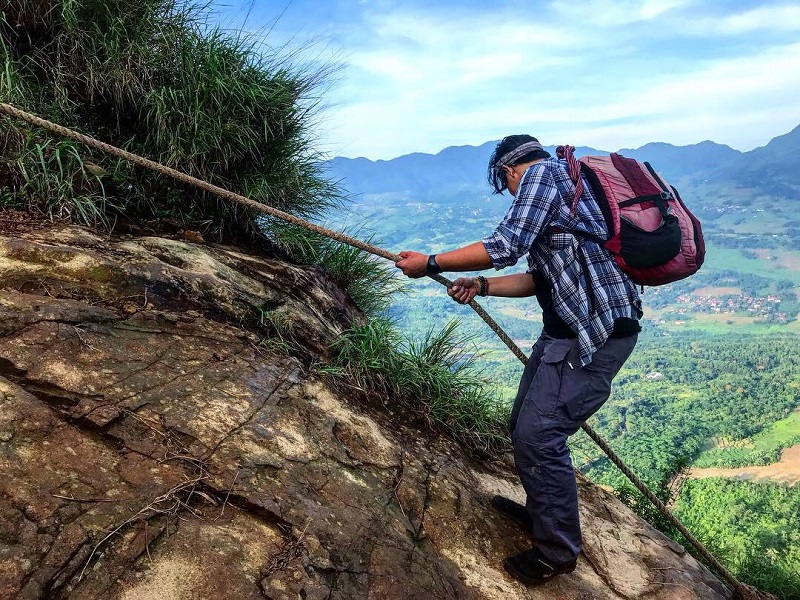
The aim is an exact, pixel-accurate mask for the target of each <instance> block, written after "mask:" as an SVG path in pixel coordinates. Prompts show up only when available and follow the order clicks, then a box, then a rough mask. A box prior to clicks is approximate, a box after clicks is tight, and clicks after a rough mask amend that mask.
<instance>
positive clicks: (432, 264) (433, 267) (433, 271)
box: [425, 254, 442, 275]
mask: <svg viewBox="0 0 800 600" xmlns="http://www.w3.org/2000/svg"><path fill="white" fill-rule="evenodd" d="M425 272H426V273H428V274H429V275H437V274H438V273H441V272H442V268H441V267H440V266H439V265H438V263H437V262H436V255H435V254H431V255H430V256H429V257H428V266H427V267H426V268H425Z"/></svg>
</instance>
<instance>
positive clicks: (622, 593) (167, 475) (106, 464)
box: [0, 226, 730, 600]
mask: <svg viewBox="0 0 800 600" xmlns="http://www.w3.org/2000/svg"><path fill="white" fill-rule="evenodd" d="M6 229H8V228H6ZM0 288H2V289H1V290H0V470H2V473H3V477H2V480H0V598H22V599H32V598H67V597H73V598H81V599H83V598H124V599H131V600H132V599H151V598H152V599H156V598H158V599H165V598H179V599H183V598H236V599H239V598H242V599H247V598H273V599H284V598H286V599H294V598H306V599H317V598H320V599H321V598H342V599H350V598H382V599H383V598H386V599H389V598H497V599H501V598H502V599H508V598H511V599H513V598H574V599H578V598H582V599H583V598H669V599H674V598H703V599H708V598H727V597H730V593H729V591H728V590H727V589H726V588H725V587H724V586H723V585H722V584H720V582H719V581H718V580H717V579H715V578H714V577H713V576H712V575H711V574H710V573H709V572H708V571H706V570H705V569H704V568H703V567H702V566H701V565H700V564H699V563H698V562H697V561H695V560H694V559H693V558H692V557H691V556H689V555H688V554H687V553H686V552H685V551H684V550H683V549H682V548H681V547H680V546H678V545H677V544H675V543H673V542H671V541H670V540H668V539H667V538H665V537H664V536H663V535H661V534H660V533H658V532H657V531H655V530H653V529H652V528H651V527H649V526H648V525H646V524H645V523H644V522H642V521H641V520H639V519H638V518H637V517H636V516H635V515H634V514H633V513H632V512H630V511H629V510H628V509H626V508H625V507H624V506H623V505H622V504H621V503H620V502H618V501H617V500H616V499H615V498H614V497H613V496H611V495H610V494H609V493H607V492H605V491H603V490H602V489H600V488H599V487H597V486H595V485H593V484H591V483H589V482H587V481H585V480H583V479H580V481H579V483H580V494H581V502H582V504H581V517H582V523H583V528H584V538H585V549H584V554H583V555H582V556H581V558H580V560H579V562H578V568H577V570H576V571H575V572H574V573H572V574H570V575H566V576H562V577H559V578H556V579H555V580H553V581H552V582H549V583H548V584H547V585H545V586H543V587H540V588H530V589H526V587H525V586H523V585H521V584H519V583H517V582H515V581H513V580H512V579H510V578H509V577H507V576H506V575H505V574H504V572H503V569H502V560H503V558H504V557H505V556H507V555H509V554H512V553H516V552H519V551H520V550H522V549H524V548H527V547H529V545H530V541H529V540H528V538H527V537H526V534H525V532H522V531H520V530H518V529H517V528H516V527H515V525H514V524H513V523H512V522H510V521H508V520H507V519H505V518H504V517H502V516H500V515H498V514H497V513H496V512H494V511H493V510H492V509H491V507H490V505H489V499H490V498H491V496H492V495H493V494H496V493H503V494H506V495H508V496H510V497H513V498H516V499H518V500H521V499H522V489H521V488H520V487H519V485H518V483H517V478H516V475H515V474H514V473H513V471H512V469H511V468H509V467H508V466H507V465H505V464H483V463H479V462H475V461H472V460H470V459H469V458H468V457H466V456H465V455H464V454H463V453H462V452H461V451H460V449H459V448H458V447H456V446H455V445H454V444H452V443H451V442H449V441H448V440H445V439H441V438H436V439H431V438H430V435H429V434H426V433H424V432H421V431H418V430H413V429H411V428H409V427H407V426H406V425H404V423H403V420H402V416H403V415H402V414H392V412H391V399H389V400H388V401H387V403H386V406H388V407H389V408H388V409H387V408H385V407H380V406H368V405H365V404H364V403H363V402H361V403H356V402H355V401H353V400H351V399H348V398H345V397H343V396H342V395H340V394H337V393H336V392H335V391H334V390H333V389H331V388H330V387H329V386H328V385H326V383H325V382H324V381H323V380H322V379H320V378H318V377H316V376H315V374H314V370H313V368H310V367H309V365H310V364H313V361H314V360H317V359H320V358H324V357H325V356H326V353H327V352H329V348H330V345H331V343H332V341H333V340H335V339H336V337H337V336H338V335H340V334H341V333H342V332H343V331H344V330H345V328H346V327H347V326H348V323H350V322H360V321H361V320H362V316H361V315H360V313H359V312H358V310H357V309H356V307H355V306H354V305H353V304H352V302H351V301H350V300H349V298H348V297H347V296H346V295H345V294H344V293H343V292H342V291H341V290H340V289H339V288H338V287H337V286H336V285H334V283H333V282H332V281H331V280H330V279H329V278H328V277H327V276H326V275H325V274H324V273H322V272H319V271H317V270H314V269H310V268H302V267H297V266H292V265H289V264H285V263H282V262H278V261H275V260H268V259H263V258H253V257H251V256H247V255H245V254H243V253H241V252H240V251H238V250H236V249H233V248H228V247H215V246H206V245H199V244H193V243H188V242H183V241H176V240H169V239H161V238H123V237H120V238H109V237H106V236H99V235H97V234H94V233H91V232H89V231H87V230H84V229H81V228H78V227H72V226H48V227H41V228H38V229H33V230H31V229H28V230H26V231H16V232H14V231H8V230H6V231H5V232H3V233H2V234H0ZM287 332H290V333H291V334H292V335H291V336H288V335H286V334H287ZM291 339H299V340H302V345H298V344H296V343H293V342H291Z"/></svg>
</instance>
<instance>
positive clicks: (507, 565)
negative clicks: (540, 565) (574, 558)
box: [503, 558, 577, 585]
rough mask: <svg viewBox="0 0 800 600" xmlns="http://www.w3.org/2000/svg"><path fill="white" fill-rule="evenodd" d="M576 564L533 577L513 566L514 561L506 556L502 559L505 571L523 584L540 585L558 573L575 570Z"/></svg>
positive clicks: (563, 573) (562, 573)
mask: <svg viewBox="0 0 800 600" xmlns="http://www.w3.org/2000/svg"><path fill="white" fill-rule="evenodd" d="M576 566H577V563H576V564H573V565H570V566H569V567H564V568H561V569H559V570H558V571H553V572H552V573H550V574H548V575H545V576H544V577H540V578H534V577H529V576H528V575H525V574H524V573H522V572H521V571H519V570H518V569H517V567H515V566H514V563H513V562H511V560H509V559H508V558H507V559H505V560H504V561H503V568H504V569H505V570H506V573H508V574H509V575H511V577H513V578H514V579H516V580H517V581H521V582H522V583H524V584H525V585H542V584H543V583H547V582H548V581H550V580H551V579H553V578H554V577H557V576H559V575H566V574H567V573H572V572H573V571H574V570H575V567H576Z"/></svg>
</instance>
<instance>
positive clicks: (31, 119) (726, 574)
mask: <svg viewBox="0 0 800 600" xmlns="http://www.w3.org/2000/svg"><path fill="white" fill-rule="evenodd" d="M0 113H5V114H7V115H9V116H11V117H15V118H17V119H20V120H22V121H26V122H28V123H30V124H32V125H36V126H37V127H41V128H42V129H46V130H48V131H51V132H53V133H56V134H58V135H61V136H64V137H67V138H70V139H72V140H75V141H77V142H80V143H82V144H85V145H86V146H89V147H91V148H96V149H97V150H102V151H103V152H106V153H108V154H113V155H114V156H118V157H119V158H122V159H125V160H127V161H130V162H132V163H134V164H137V165H139V166H142V167H144V168H146V169H150V170H152V171H156V172H158V173H161V174H163V175H168V176H170V177H172V178H173V179H176V180H178V181H181V182H183V183H186V184H188V185H192V186H195V187H198V188H200V189H203V190H206V191H207V192H210V193H212V194H216V195H217V196H220V197H222V198H226V199H228V200H231V201H233V202H236V203H238V204H240V205H242V206H245V207H247V208H249V209H252V210H254V211H256V212H260V213H264V214H267V215H270V216H273V217H277V218H279V219H282V220H284V221H287V222H289V223H292V224H294V225H298V226H300V227H304V228H306V229H308V230H310V231H313V232H315V233H318V234H320V235H322V236H325V237H328V238H331V239H334V240H336V241H338V242H341V243H343V244H347V245H349V246H353V247H355V248H358V249H360V250H363V251H365V252H368V253H370V254H374V255H376V256H380V257H382V258H385V259H387V260H391V261H392V262H397V261H399V260H401V258H400V255H398V254H394V253H392V252H389V251H387V250H384V249H382V248H379V247H377V246H373V245H372V244H368V243H366V242H363V241H361V240H357V239H355V238H352V237H350V236H348V235H346V234H344V233H341V232H338V231H333V230H331V229H327V228H325V227H321V226H320V225H316V224H314V223H310V222H309V221H306V220H304V219H301V218H299V217H296V216H294V215H292V214H289V213H287V212H284V211H282V210H279V209H277V208H273V207H271V206H267V205H265V204H261V203H260V202H256V201H255V200H251V199H250V198H247V197H245V196H242V195H240V194H236V193H234V192H231V191H230V190H226V189H224V188H221V187H219V186H216V185H213V184H211V183H208V182H207V181H203V180H201V179H197V178H196V177H192V176H191V175H187V174H186V173H182V172H181V171H177V170H175V169H171V168H170V167H166V166H164V165H162V164H160V163H157V162H154V161H152V160H149V159H147V158H144V157H142V156H139V155H137V154H133V153H131V152H127V151H125V150H122V149H121V148H117V147H116V146H112V145H110V144H106V143H105V142H101V141H99V140H97V139H95V138H93V137H90V136H88V135H84V134H82V133H78V132H77V131H74V130H72V129H68V128H66V127H62V126H61V125H57V124H55V123H52V122H50V121H47V120H45V119H42V118H40V117H37V116H35V115H32V114H30V113H27V112H25V111H22V110H19V109H18V108H15V107H13V106H11V105H10V104H6V103H2V102H0ZM428 277H430V278H431V279H433V280H434V281H437V282H438V283H441V284H442V285H444V286H446V287H450V286H451V285H452V281H450V280H449V279H447V278H446V277H442V276H441V275H428ZM469 305H470V307H472V309H473V310H474V311H475V312H476V313H477V314H478V315H479V316H480V317H481V318H482V319H483V320H484V321H485V322H486V324H487V325H489V327H490V328H491V329H492V331H494V332H495V333H496V334H497V335H498V337H500V339H501V340H502V341H503V343H504V344H505V345H506V346H508V348H509V350H511V352H513V353H514V355H515V356H516V357H517V358H518V359H519V360H520V361H521V362H522V363H523V364H524V363H526V362H527V360H528V357H527V356H526V355H525V353H524V352H523V351H522V350H521V349H520V348H519V346H517V345H516V344H515V343H514V341H513V340H512V339H511V338H510V337H509V336H508V334H507V333H505V331H503V329H502V328H501V327H500V326H499V325H498V324H497V322H496V321H495V320H494V319H493V318H492V317H491V316H490V315H489V314H488V313H487V312H486V311H485V310H484V308H483V307H482V306H480V305H479V304H478V303H477V302H475V301H474V300H472V301H471V302H470V303H469ZM582 429H583V430H584V431H585V432H586V434H587V435H588V436H589V437H590V438H591V439H592V440H594V441H595V443H597V445H598V446H599V447H600V449H601V450H602V451H603V452H604V453H605V454H606V456H608V458H609V459H610V460H611V462H613V463H614V464H615V465H616V466H617V467H618V468H619V469H620V471H622V472H623V473H624V474H625V476H626V477H627V478H628V479H629V480H630V481H631V483H633V484H634V485H635V486H636V488H637V489H638V490H639V491H640V492H641V493H642V494H644V496H645V497H646V498H647V499H648V500H650V502H652V503H653V505H654V506H655V507H656V508H657V509H658V510H659V511H660V512H661V513H662V514H663V515H664V517H666V518H667V520H668V521H669V522H670V523H672V524H673V525H674V526H675V527H676V528H677V529H678V531H680V532H681V534H683V536H684V537H685V538H686V540H687V541H688V542H689V543H690V544H692V546H694V547H695V549H696V550H697V551H698V552H699V553H700V554H701V555H702V556H703V558H705V559H706V560H707V561H708V563H709V564H710V565H711V566H712V567H713V568H714V569H715V570H716V571H717V572H718V573H719V574H720V575H722V576H723V578H724V579H725V580H727V581H728V583H730V584H731V585H732V586H733V588H734V590H735V591H736V592H737V595H738V596H739V597H741V598H749V597H752V596H753V592H752V591H750V590H749V589H748V587H747V586H745V585H744V584H742V583H741V582H740V581H738V580H737V579H736V577H735V576H734V575H733V574H732V573H731V572H730V571H728V570H727V569H726V568H725V567H724V566H723V565H722V564H721V563H720V562H719V561H718V560H717V559H716V558H715V557H714V555H713V554H711V552H709V551H708V550H707V549H706V548H705V546H703V544H702V543H701V542H700V541H699V540H698V539H697V538H695V537H694V536H693V535H692V534H691V533H689V531H688V530H687V529H686V528H685V527H684V526H683V524H682V523H681V522H680V521H678V519H677V518H676V517H675V516H674V515H673V514H672V512H671V511H670V510H669V509H668V508H667V507H666V506H665V505H664V503H663V502H661V501H660V500H659V499H658V498H657V497H656V496H655V494H653V492H651V491H650V489H649V488H648V487H647V485H646V484H645V483H644V482H643V481H642V480H641V479H639V477H638V476H637V475H636V474H635V473H634V472H633V471H631V470H630V468H629V467H628V466H627V465H626V464H625V463H624V462H623V461H622V459H621V458H620V457H619V456H618V455H617V454H616V452H614V451H613V450H612V449H611V447H610V446H609V445H608V443H606V441H605V440H604V439H603V438H602V437H600V435H598V434H597V433H596V432H595V431H594V430H593V429H592V428H591V427H590V426H589V425H588V424H586V423H584V424H583V425H582Z"/></svg>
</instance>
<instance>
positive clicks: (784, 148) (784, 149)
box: [723, 125, 800, 198]
mask: <svg viewBox="0 0 800 600" xmlns="http://www.w3.org/2000/svg"><path fill="white" fill-rule="evenodd" d="M798 157H800V125H798V126H797V127H795V128H794V129H793V130H792V131H790V132H789V133H786V134H784V135H780V136H778V137H776V138H773V139H772V140H771V141H770V142H769V143H768V144H767V145H766V146H762V147H760V148H756V149H755V150H751V151H750V152H745V153H744V154H742V155H741V156H739V157H738V158H737V159H736V160H734V161H731V162H730V163H728V164H726V165H724V167H725V169H724V170H723V172H724V174H725V175H726V176H727V177H728V178H729V179H731V180H732V181H735V182H736V183H738V184H739V185H741V186H744V187H758V188H761V189H762V190H765V191H768V192H772V193H777V194H779V195H781V196H789V197H794V198H799V197H800V186H798V182H797V173H798Z"/></svg>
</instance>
